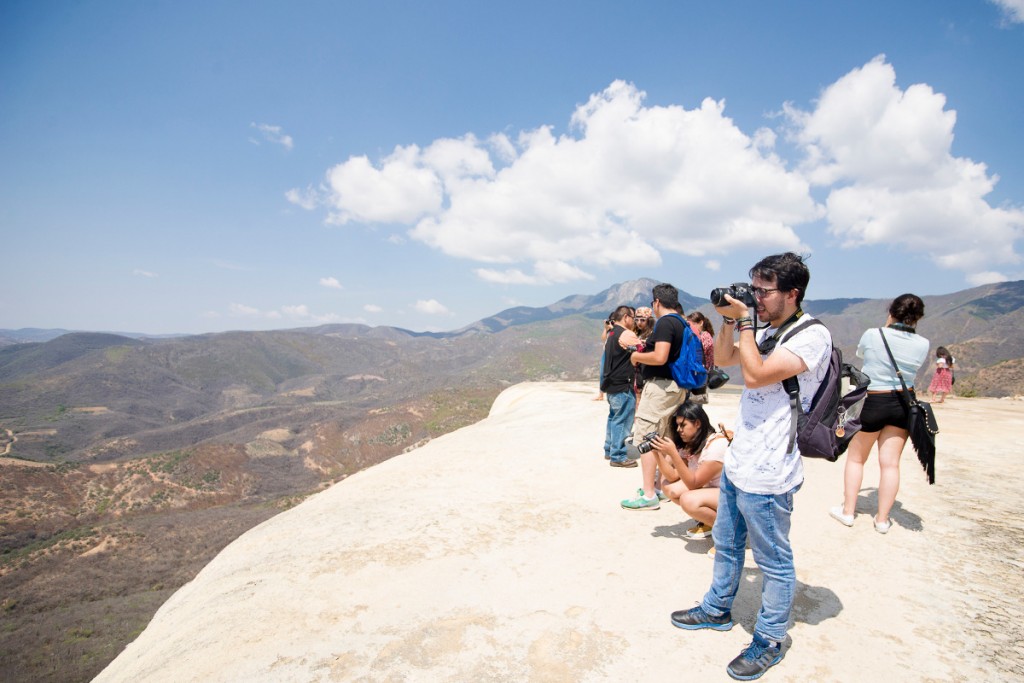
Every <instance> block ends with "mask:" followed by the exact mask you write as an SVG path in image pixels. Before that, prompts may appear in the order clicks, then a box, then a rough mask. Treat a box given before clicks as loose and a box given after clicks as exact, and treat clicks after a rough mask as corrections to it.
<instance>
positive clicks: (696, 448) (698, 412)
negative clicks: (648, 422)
mask: <svg viewBox="0 0 1024 683" xmlns="http://www.w3.org/2000/svg"><path fill="white" fill-rule="evenodd" d="M679 418H682V419H684V420H689V421H690V422H696V423H697V425H698V426H697V434H696V435H695V436H694V437H693V441H691V442H690V443H684V442H683V437H682V436H681V435H680V434H679V430H678V429H677V428H676V424H675V421H676V420H677V419H679ZM714 433H715V430H714V428H713V427H712V426H711V418H709V417H708V414H707V413H706V412H704V407H703V406H701V405H700V404H699V403H691V402H690V401H686V402H685V403H683V405H681V406H679V408H677V409H676V413H675V415H673V416H672V441H674V442H675V444H676V448H683V449H685V450H686V451H687V452H689V453H690V454H691V455H700V453H701V452H702V451H703V450H704V446H705V444H707V442H708V439H709V438H711V435H712V434H714Z"/></svg>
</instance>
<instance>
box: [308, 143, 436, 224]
mask: <svg viewBox="0 0 1024 683" xmlns="http://www.w3.org/2000/svg"><path fill="white" fill-rule="evenodd" d="M327 186H328V190H329V193H330V195H329V202H330V204H331V206H332V209H333V210H332V211H331V214H330V217H329V219H328V221H329V222H331V223H336V224H338V225H344V224H346V223H348V222H350V221H360V222H370V223H411V222H413V221H415V220H417V219H418V218H420V217H421V216H423V215H425V214H429V213H434V212H437V211H439V210H440V209H441V202H442V200H443V192H442V188H441V180H440V178H439V177H438V175H437V173H436V172H435V171H434V170H432V169H429V168H425V167H424V166H423V165H422V159H421V153H420V149H419V147H417V146H416V145H412V146H410V147H396V148H395V151H394V152H393V153H392V154H391V155H390V156H389V157H387V158H385V159H384V161H383V162H382V164H381V167H380V168H376V167H374V166H373V165H372V164H371V163H370V160H369V159H367V158H366V157H365V156H359V157H352V158H350V159H349V160H348V161H346V162H345V163H343V164H338V165H337V166H335V167H334V168H332V169H330V170H329V171H328V172H327Z"/></svg>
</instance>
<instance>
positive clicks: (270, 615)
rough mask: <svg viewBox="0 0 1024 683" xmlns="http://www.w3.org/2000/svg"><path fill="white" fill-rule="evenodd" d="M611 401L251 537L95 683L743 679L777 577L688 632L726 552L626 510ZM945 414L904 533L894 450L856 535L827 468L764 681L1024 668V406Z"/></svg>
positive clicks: (507, 432)
mask: <svg viewBox="0 0 1024 683" xmlns="http://www.w3.org/2000/svg"><path fill="white" fill-rule="evenodd" d="M595 394H596V391H595V388H594V387H593V386H592V385H590V384H578V383H551V384H548V383H535V384H523V385H518V386H516V387H513V388H511V389H509V390H507V391H506V392H504V393H503V394H502V395H501V396H499V398H498V399H497V401H496V402H495V404H494V407H493V409H492V411H491V415H490V416H489V417H488V418H487V419H486V420H483V421H482V422H480V423H478V424H476V425H473V426H471V427H467V428H465V429H462V430H460V431H458V432H455V433H452V434H449V435H447V436H444V437H442V438H439V439H436V440H434V441H431V442H430V443H428V444H427V445H425V446H424V447H422V448H419V449H417V450H415V451H413V452H410V453H407V454H405V455H401V456H398V457H396V458H393V459H391V460H389V461H387V462H385V463H383V464H381V465H377V466H375V467H372V468H370V469H369V470H366V471H364V472H360V473H359V474H356V475H354V476H352V477H350V478H348V479H346V480H345V481H344V482H342V483H340V484H337V485H336V486H334V487H332V488H331V489H329V490H327V491H324V492H322V493H320V494H318V495H316V496H314V497H312V498H310V499H308V500H307V501H305V502H304V503H303V504H301V505H299V506H297V507H295V508H293V509H291V510H289V511H287V512H284V513H282V514H280V515H278V516H276V517H274V518H273V519H270V520H268V521H267V522H265V523H263V524H262V525H260V526H258V527H256V528H254V529H252V530H251V531H249V532H247V533H246V534H244V535H243V536H241V537H240V538H239V539H238V540H236V541H235V542H234V543H232V544H231V545H229V546H228V547H227V548H225V549H224V551H223V552H221V553H220V555H218V556H217V557H216V558H215V559H214V560H213V561H212V562H211V563H210V564H209V565H208V566H207V567H206V568H204V569H203V571H202V572H200V574H199V575H198V576H197V577H196V579H195V580H194V581H192V582H191V583H189V584H187V585H186V586H184V587H182V588H181V589H180V590H179V591H178V592H177V593H175V594H174V595H173V596H172V597H171V599H170V600H168V601H167V603H166V604H165V605H164V606H163V607H162V608H161V609H160V610H159V611H158V612H157V614H156V615H155V617H154V618H153V620H152V622H151V623H150V625H149V627H148V628H147V629H146V630H145V631H144V632H143V633H142V634H141V635H140V636H139V637H138V639H137V640H135V642H133V643H131V644H130V645H129V646H128V647H127V648H126V649H125V651H124V652H123V653H122V654H121V655H120V656H119V657H118V658H117V659H116V660H114V661H113V662H112V663H111V664H110V665H109V666H108V667H107V668H106V669H105V670H104V671H103V672H102V673H101V674H100V676H98V677H97V678H96V681H99V682H108V681H132V682H137V681H168V682H174V683H182V682H184V681H203V682H204V683H208V682H210V681H274V682H277V681H301V682H303V683H306V682H308V681H482V680H486V681H624V680H677V679H692V680H708V679H712V680H726V676H725V671H724V669H725V666H726V664H727V663H728V662H729V661H730V660H731V659H732V658H733V657H734V656H735V655H736V654H737V653H738V652H739V651H740V650H741V649H742V648H743V647H745V646H746V645H747V643H748V642H749V640H750V636H751V630H752V627H753V622H754V619H755V615H756V611H757V609H758V606H759V603H760V572H759V571H758V570H757V569H756V566H755V565H754V564H753V562H752V561H751V560H750V558H749V553H748V564H747V569H746V577H745V578H746V581H745V583H744V585H743V586H742V588H741V590H740V594H739V596H738V598H737V602H736V605H735V607H734V612H733V613H734V618H735V619H736V620H737V626H736V627H735V628H733V630H732V631H729V632H727V633H719V632H685V631H681V630H678V629H676V628H673V627H672V626H671V624H670V623H669V614H670V612H671V611H673V610H675V609H680V608H685V607H689V606H691V605H692V604H693V603H694V602H695V601H696V600H698V599H699V598H700V597H701V596H702V595H703V593H704V591H705V590H706V588H707V586H708V584H709V582H710V577H711V567H712V561H711V560H710V559H709V558H708V557H707V556H706V554H705V553H706V551H707V549H708V548H709V547H710V541H688V540H686V539H685V538H684V536H683V533H684V532H685V530H686V528H687V527H688V526H690V525H691V524H692V523H691V522H690V520H689V519H688V518H687V517H686V516H685V515H684V514H683V513H682V512H681V511H680V510H679V509H678V508H674V509H673V508H672V507H671V506H669V505H664V506H663V507H662V509H661V510H658V511H645V512H627V511H624V510H621V509H620V508H619V504H618V502H619V500H620V499H621V498H625V497H630V496H631V495H632V493H633V492H634V491H635V490H636V488H637V486H639V484H640V474H639V469H625V470H623V469H615V468H610V467H608V466H607V464H606V463H605V461H604V459H603V456H602V444H603V440H604V422H605V415H606V411H607V406H606V404H605V403H601V402H595V401H593V400H591V399H592V398H593V396H594V395H595ZM737 397H738V394H736V393H723V392H714V393H713V398H712V403H711V404H710V405H709V406H708V412H709V413H710V415H711V417H712V420H713V421H714V422H715V423H717V422H719V421H724V422H726V423H727V424H728V425H729V426H731V425H732V420H733V417H734V415H735V412H736V403H737ZM936 412H937V414H938V419H939V421H940V425H941V427H942V430H943V431H942V433H941V434H940V437H939V439H940V440H939V466H938V483H937V484H936V485H935V486H931V487H929V486H928V485H927V482H926V481H925V479H924V474H923V473H922V472H921V469H920V466H919V465H918V463H917V460H916V457H915V455H914V452H913V450H911V449H910V448H909V446H908V448H907V450H906V451H905V452H904V458H903V463H902V472H903V486H902V489H901V492H900V495H899V499H898V503H897V507H896V509H895V510H894V513H893V519H894V522H895V524H894V528H893V530H892V531H891V532H890V533H889V534H888V535H886V536H882V535H880V534H877V533H875V532H874V531H873V530H872V526H871V519H870V512H872V511H873V507H874V503H875V494H874V487H875V486H876V484H877V479H878V470H877V464H876V462H875V461H874V456H873V457H872V461H871V462H870V463H869V465H868V467H867V475H866V477H865V482H864V486H865V490H864V491H863V492H862V494H861V502H860V506H859V508H858V511H859V512H860V513H861V514H859V515H858V517H857V520H856V523H855V525H854V527H853V528H849V529H848V528H846V527H842V526H840V525H839V524H837V523H836V522H835V521H833V520H831V519H830V518H829V517H828V514H827V510H828V508H829V507H830V506H831V505H834V504H835V503H836V502H837V501H839V500H840V496H841V485H842V483H841V482H842V469H843V467H842V461H841V462H840V463H839V464H831V463H827V462H821V461H807V463H806V464H807V481H806V482H805V484H804V487H803V489H802V490H801V492H800V493H799V494H797V498H796V512H795V514H794V524H793V532H792V536H793V543H794V549H795V553H796V563H797V578H798V581H799V585H798V595H797V599H796V604H795V608H794V625H793V628H792V630H791V635H792V638H793V646H792V648H791V649H790V651H789V653H788V655H787V657H786V659H785V660H784V661H783V662H782V663H781V664H780V665H779V666H777V667H775V668H774V669H772V671H771V672H769V673H768V674H767V676H766V678H770V679H771V680H773V681H808V680H815V681H832V680H843V681H878V680H894V681H895V680H899V681H909V680H968V679H974V680H987V681H990V680H999V679H1000V678H1005V679H1007V680H1010V679H1012V678H1017V679H1019V676H1016V675H1015V674H1016V673H1021V674H1024V664H1022V661H1024V657H1022V649H1021V648H1022V646H1021V642H1022V640H1024V639H1022V638H1021V623H1022V622H1024V610H1022V599H1021V597H1020V591H1019V585H1020V578H1021V570H1022V568H1024V551H1022V550H1021V547H1022V545H1024V543H1022V541H1024V522H1022V516H1021V513H1020V510H1021V509H1022V505H1021V503H1022V493H1021V492H1022V491H1024V481H1022V477H1021V474H1020V471H1021V466H1022V463H1024V458H1022V457H1021V456H1022V450H1024V449H1022V446H1021V445H1020V436H1021V434H1024V429H1022V427H1024V406H1022V405H1021V404H1019V403H1017V402H1006V401H1004V402H998V401H993V400H985V399H975V400H957V399H953V400H951V401H948V402H947V403H946V404H944V405H942V406H937V407H936ZM1010 436H1012V437H1013V438H1007V437H1010ZM1000 437H1001V438H1000ZM1007 586H1014V587H1015V588H1013V589H1012V590H1007ZM993 622H995V623H993ZM993 657H999V658H1002V659H1003V660H1004V663H1003V664H999V663H993V662H994V660H993V659H992V658H993ZM1007 658H1008V662H1009V663H1005V661H1006V660H1007ZM1015 667H1016V668H1015Z"/></svg>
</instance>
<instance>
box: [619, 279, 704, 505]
mask: <svg viewBox="0 0 1024 683" xmlns="http://www.w3.org/2000/svg"><path fill="white" fill-rule="evenodd" d="M651 297H652V298H653V299H654V301H652V302H651V309H652V310H653V311H654V317H655V318H657V323H655V325H654V331H653V332H651V336H649V337H648V338H647V342H646V343H645V350H644V351H633V352H632V354H631V355H630V362H631V363H632V364H633V365H634V366H636V365H640V364H642V365H643V368H642V373H643V380H644V390H643V393H641V394H640V403H639V404H638V405H637V407H636V417H635V418H634V420H633V435H632V437H631V441H632V443H631V444H630V445H629V446H628V447H627V451H628V452H629V458H630V460H635V459H636V458H638V457H639V458H640V467H641V471H642V473H643V488H642V489H641V490H639V491H637V495H636V497H635V498H630V499H627V500H623V501H622V502H621V505H622V507H623V508H624V509H626V510H657V509H658V508H660V507H661V502H660V500H659V498H658V492H657V491H656V490H655V481H654V479H655V476H656V471H657V468H658V463H657V460H656V459H655V456H654V453H652V452H651V448H650V446H651V444H650V443H649V442H648V443H646V448H644V449H641V450H642V451H643V452H640V451H638V450H637V446H639V445H640V444H642V443H644V437H645V436H647V435H649V434H651V433H652V432H657V434H658V435H659V436H663V437H667V436H668V435H669V429H671V428H674V427H675V424H674V422H673V420H672V415H673V414H674V413H675V411H676V408H678V407H679V406H680V405H682V403H683V401H685V400H686V396H687V395H688V393H689V392H687V390H686V389H683V388H681V387H680V386H679V385H678V384H676V383H675V381H674V380H673V379H672V370H671V368H670V367H669V364H670V363H671V362H672V361H674V360H675V359H676V358H678V357H679V352H680V351H681V350H682V347H683V324H684V323H683V322H682V321H681V320H680V319H679V318H676V317H674V316H669V315H668V314H669V313H679V314H682V312H683V307H682V306H680V305H679V290H678V289H676V288H675V287H673V286H672V285H670V284H667V283H662V284H660V285H655V286H654V289H652V290H651ZM647 349H649V350H647Z"/></svg>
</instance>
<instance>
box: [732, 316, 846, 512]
mask: <svg viewBox="0 0 1024 683" xmlns="http://www.w3.org/2000/svg"><path fill="white" fill-rule="evenodd" d="M809 319H810V316H808V315H806V314H805V315H804V316H803V317H802V318H801V320H800V321H799V322H798V323H796V324H797V325H800V326H801V327H802V326H804V325H806V324H807V323H806V320H809ZM773 334H775V328H773V327H770V328H768V329H767V330H765V331H763V332H762V333H761V334H760V335H759V337H758V342H761V341H763V340H764V339H766V338H768V337H770V336H771V335H773ZM785 336H789V338H788V339H786V341H785V342H783V343H782V344H780V345H779V346H777V347H776V348H775V350H774V351H773V352H772V353H792V354H795V355H797V356H799V357H800V358H801V359H802V360H803V361H804V363H805V364H806V365H807V370H806V371H805V372H801V373H800V374H799V375H797V381H798V382H799V385H800V403H801V406H800V407H801V409H802V410H803V411H804V412H807V411H808V410H809V409H810V407H811V401H812V400H813V399H814V394H815V392H817V391H818V387H819V386H820V385H821V381H822V380H823V379H824V378H825V373H826V372H827V371H828V362H829V358H830V356H831V354H832V335H831V334H829V331H828V328H826V327H825V326H824V325H811V326H809V327H806V328H804V329H800V330H799V331H797V332H796V333H791V332H787V333H786V335H785ZM762 357H763V358H766V357H767V356H762ZM792 414H793V413H792V411H791V410H790V407H789V396H788V395H787V394H786V390H785V389H784V388H783V386H782V382H775V383H773V384H770V385H768V386H766V387H761V388H760V389H747V388H744V389H743V395H742V396H741V397H740V409H739V414H738V415H737V416H736V433H735V435H734V437H733V440H732V445H731V446H730V447H729V452H728V453H727V454H726V457H725V473H726V474H727V475H728V476H729V481H730V482H732V483H733V485H735V486H736V487H737V488H739V489H740V490H742V491H745V492H747V493H756V494H759V495H779V494H782V493H786V492H788V491H791V490H792V489H794V488H795V487H796V486H797V485H799V484H800V483H801V482H803V480H804V465H803V462H802V461H801V459H800V451H799V448H798V447H797V446H795V445H794V447H793V450H792V451H790V452H788V453H787V452H786V450H787V446H789V427H790V421H791V420H792Z"/></svg>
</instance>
